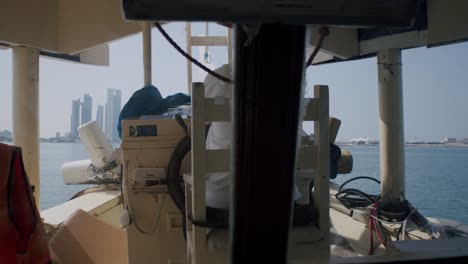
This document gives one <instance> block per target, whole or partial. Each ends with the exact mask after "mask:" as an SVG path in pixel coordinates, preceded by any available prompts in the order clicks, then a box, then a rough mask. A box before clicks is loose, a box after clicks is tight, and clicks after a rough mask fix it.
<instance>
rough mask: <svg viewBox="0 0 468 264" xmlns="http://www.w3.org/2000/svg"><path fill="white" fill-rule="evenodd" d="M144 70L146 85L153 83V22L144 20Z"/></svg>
mask: <svg viewBox="0 0 468 264" xmlns="http://www.w3.org/2000/svg"><path fill="white" fill-rule="evenodd" d="M143 71H144V82H145V83H144V84H145V86H148V85H151V23H150V22H143Z"/></svg>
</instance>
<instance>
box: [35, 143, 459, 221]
mask: <svg viewBox="0 0 468 264" xmlns="http://www.w3.org/2000/svg"><path fill="white" fill-rule="evenodd" d="M341 148H343V149H347V150H349V151H350V152H351V153H352V155H353V159H354V166H353V167H354V168H353V172H352V173H351V174H348V175H338V177H337V179H336V180H334V181H335V182H336V183H338V184H340V183H343V182H344V181H346V180H348V179H351V178H352V177H356V176H371V177H374V178H377V179H379V174H380V167H379V147H378V146H342V147H341ZM88 158H89V157H88V154H87V153H86V150H85V148H84V146H83V145H82V144H80V143H41V209H42V210H44V209H48V208H50V207H53V206H56V205H58V204H60V203H63V202H65V201H67V200H68V199H70V198H71V197H72V196H73V195H74V194H75V193H77V192H79V191H80V190H82V189H84V188H87V187H89V186H87V185H72V186H67V185H64V184H63V180H62V176H61V175H60V167H61V166H62V164H63V163H64V162H68V161H74V160H81V159H88ZM405 166H406V173H405V174H406V197H407V199H408V200H409V201H410V202H411V203H412V204H413V206H415V207H416V208H417V209H418V210H419V211H420V212H421V213H422V214H423V215H425V216H430V217H438V218H447V219H453V220H457V221H460V222H462V223H465V224H468V191H467V188H468V148H463V147H440V146H438V147H427V146H423V147H413V146H408V147H406V148H405ZM348 187H354V188H360V189H362V190H364V191H366V192H370V193H374V194H375V193H378V192H379V191H380V187H379V185H378V184H376V183H374V182H370V181H365V180H364V181H357V182H353V183H350V184H349V186H348Z"/></svg>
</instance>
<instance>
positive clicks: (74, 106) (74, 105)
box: [70, 99, 80, 139]
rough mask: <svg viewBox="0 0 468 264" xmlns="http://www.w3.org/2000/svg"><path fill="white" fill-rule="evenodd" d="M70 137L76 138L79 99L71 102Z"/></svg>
mask: <svg viewBox="0 0 468 264" xmlns="http://www.w3.org/2000/svg"><path fill="white" fill-rule="evenodd" d="M70 121H71V122H70V137H71V138H72V139H75V138H77V137H78V126H79V125H80V99H76V100H72V113H71V118H70Z"/></svg>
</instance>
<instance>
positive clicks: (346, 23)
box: [0, 0, 468, 64]
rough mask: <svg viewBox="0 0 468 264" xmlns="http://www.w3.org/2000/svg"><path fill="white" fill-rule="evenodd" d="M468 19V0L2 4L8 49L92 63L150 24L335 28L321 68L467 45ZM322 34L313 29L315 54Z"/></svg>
mask: <svg viewBox="0 0 468 264" xmlns="http://www.w3.org/2000/svg"><path fill="white" fill-rule="evenodd" d="M188 3H190V4H188ZM187 5H189V6H187ZM187 10H190V12H187ZM220 10H222V11H223V12H220ZM467 14H468V1H465V0H450V1H447V0H386V1H375V0H283V1H278V0H267V1H250V0H236V1H234V0H230V1H229V0H225V1H219V0H216V1H213V0H197V1H189V2H188V1H186V0H171V1H165V0H159V1H157V0H120V1H117V0H80V1H76V0H42V1H36V0H17V1H4V2H3V3H2V4H1V8H0V47H2V46H3V47H5V48H8V47H10V46H18V45H20V46H29V47H33V48H37V49H40V50H41V53H42V54H43V55H47V56H55V57H59V58H64V59H68V60H72V61H80V60H82V59H83V57H88V58H90V57H92V56H89V54H87V53H86V52H87V51H89V50H91V49H95V48H96V47H99V49H100V52H94V53H91V54H92V55H96V53H103V52H104V53H105V51H106V50H107V51H108V49H107V48H106V47H105V46H106V44H107V43H109V42H112V41H115V40H118V39H121V38H124V37H127V36H130V35H132V34H136V33H138V32H140V31H141V25H140V24H139V21H144V20H152V21H181V20H187V21H218V22H227V21H229V22H234V23H245V24H251V23H260V24H261V23H272V22H273V23H274V22H282V23H300V24H308V25H311V26H312V27H314V25H320V26H329V27H330V35H329V36H328V37H327V39H326V40H325V42H324V43H323V46H322V49H321V52H320V53H319V54H318V56H317V57H316V59H315V61H314V63H315V64H317V63H326V62H337V61H344V60H353V59H360V58H365V57H369V56H373V55H375V52H376V51H377V50H381V49H406V48H414V47H422V46H428V47H433V46H439V45H446V44H451V43H454V42H460V41H466V40H467V39H468V15H467ZM318 34H319V32H318V30H316V31H312V34H311V37H310V49H313V48H314V45H315V43H316V42H317V37H318V36H317V35H318ZM83 54H85V55H87V56H83ZM80 55H82V56H80ZM107 56H108V55H107ZM107 62H108V59H107ZM91 63H93V62H91ZM95 64H100V63H98V62H96V63H95ZM104 64H105V63H104Z"/></svg>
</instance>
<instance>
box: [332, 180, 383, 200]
mask: <svg viewBox="0 0 468 264" xmlns="http://www.w3.org/2000/svg"><path fill="white" fill-rule="evenodd" d="M363 179H365V180H371V181H374V182H376V183H379V184H380V181H379V180H377V179H374V178H372V177H368V176H359V177H355V178H352V179H349V180H347V181H345V182H344V183H343V184H341V186H340V188H339V189H338V192H337V193H336V194H335V197H336V199H338V201H340V202H341V203H342V204H343V205H345V206H346V207H348V208H356V207H367V206H369V205H371V204H373V203H375V202H376V201H378V200H380V195H376V194H368V193H365V192H363V191H361V190H358V189H354V188H347V189H343V187H344V186H346V185H347V184H349V183H350V182H353V181H356V180H363Z"/></svg>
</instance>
